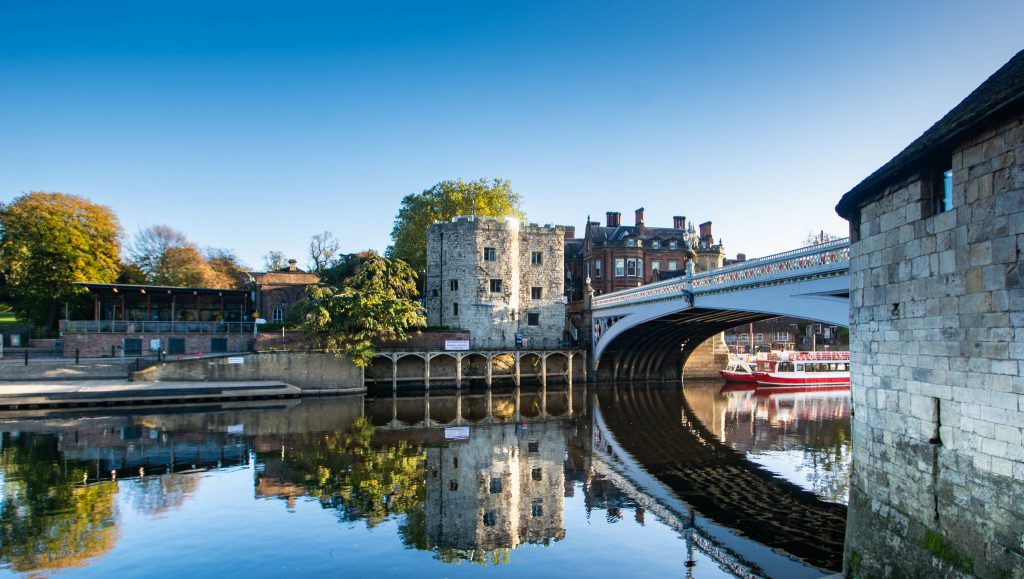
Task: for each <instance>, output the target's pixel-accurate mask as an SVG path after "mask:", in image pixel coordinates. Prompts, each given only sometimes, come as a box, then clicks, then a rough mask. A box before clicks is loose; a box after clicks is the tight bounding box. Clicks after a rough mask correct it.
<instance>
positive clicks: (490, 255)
mask: <svg viewBox="0 0 1024 579" xmlns="http://www.w3.org/2000/svg"><path fill="white" fill-rule="evenodd" d="M497 259H498V251H497V250H496V249H494V248H493V247H485V248H484V261H497Z"/></svg>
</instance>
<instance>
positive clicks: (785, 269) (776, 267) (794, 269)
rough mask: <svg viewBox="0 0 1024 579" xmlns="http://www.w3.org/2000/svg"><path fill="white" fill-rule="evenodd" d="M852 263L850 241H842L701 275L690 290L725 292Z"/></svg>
mask: <svg viewBox="0 0 1024 579" xmlns="http://www.w3.org/2000/svg"><path fill="white" fill-rule="evenodd" d="M849 262H850V240H849V238H843V239H837V240H835V241H828V242H825V243H819V244H817V245H809V246H807V247H802V248H800V249H793V250H790V251H785V252H782V253H776V254H774V255H768V256H765V257H758V258H755V259H751V260H747V261H744V262H742V263H737V264H733V265H730V266H726V267H722V268H718V269H713V270H711V271H706V272H702V273H699V274H696V275H694V276H693V277H692V278H690V287H692V288H693V290H694V291H698V290H710V289H720V288H721V289H725V288H728V287H731V286H735V285H746V284H747V283H749V282H750V281H755V280H756V281H758V282H763V281H770V280H772V279H783V278H790V277H795V276H797V275H799V274H801V273H812V272H817V271H827V270H830V269H843V268H846V267H848V266H849V265H848V264H849Z"/></svg>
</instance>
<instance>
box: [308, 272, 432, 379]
mask: <svg viewBox="0 0 1024 579" xmlns="http://www.w3.org/2000/svg"><path fill="white" fill-rule="evenodd" d="M417 296H418V294H417V291H416V273H415V272H414V271H412V269H411V268H410V267H409V266H408V265H407V264H406V263H405V262H403V261H401V260H391V259H387V258H384V257H381V256H379V255H377V254H376V253H373V252H367V255H366V258H365V260H364V261H363V263H362V264H361V265H360V266H359V268H358V271H357V272H356V273H355V275H353V276H352V277H350V278H348V279H347V280H346V281H345V282H344V283H343V284H342V285H341V287H340V288H336V287H334V286H330V285H326V284H322V283H321V284H317V285H314V286H311V287H310V288H309V289H308V290H307V291H306V297H304V298H303V299H302V300H300V301H299V302H298V303H297V304H296V305H295V309H296V317H297V319H298V321H299V326H300V328H301V329H302V330H303V331H305V332H306V333H308V334H314V335H318V336H322V337H323V338H324V349H325V350H327V351H328V352H334V353H336V354H340V353H343V354H347V355H348V357H349V358H350V359H351V360H352V362H353V363H354V364H356V365H357V366H360V367H365V366H367V365H369V363H370V360H372V359H373V355H374V353H375V351H376V350H375V345H376V344H377V343H380V342H388V341H402V340H406V339H408V337H409V333H410V332H412V331H414V330H415V329H416V328H419V327H422V326H424V325H425V321H424V319H423V316H422V315H421V313H422V311H423V308H422V307H421V306H420V304H419V302H418V301H417V300H416V298H417Z"/></svg>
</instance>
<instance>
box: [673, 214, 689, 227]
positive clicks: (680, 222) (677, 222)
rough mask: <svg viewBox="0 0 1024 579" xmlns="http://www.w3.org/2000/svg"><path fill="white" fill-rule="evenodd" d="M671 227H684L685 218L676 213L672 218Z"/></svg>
mask: <svg viewBox="0 0 1024 579" xmlns="http://www.w3.org/2000/svg"><path fill="white" fill-rule="evenodd" d="M672 228H673V229H686V218H685V217H683V216H681V215H676V216H675V217H673V218H672Z"/></svg>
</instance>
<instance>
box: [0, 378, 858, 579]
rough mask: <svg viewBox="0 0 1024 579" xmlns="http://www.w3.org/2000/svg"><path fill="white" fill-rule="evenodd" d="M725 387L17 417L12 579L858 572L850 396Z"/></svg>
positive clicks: (7, 531)
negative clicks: (22, 577) (852, 568)
mask: <svg viewBox="0 0 1024 579" xmlns="http://www.w3.org/2000/svg"><path fill="white" fill-rule="evenodd" d="M723 386H724V385H723V383H722V382H721V381H690V382H687V383H686V385H685V388H680V386H679V385H664V384H633V385H598V386H594V385H589V386H588V385H577V386H575V387H574V388H572V389H571V390H567V389H566V388H565V387H548V388H547V389H546V390H541V389H539V388H538V389H526V388H524V389H522V390H518V391H517V390H502V389H494V390H492V391H489V392H488V391H484V390H480V391H477V390H473V391H466V392H463V393H455V392H444V393H432V394H431V395H429V396H423V395H416V396H390V395H386V396H381V397H375V396H350V397H344V398H310V399H301V400H278V401H267V402H244V403H222V404H217V405H211V406H207V407H195V406H181V407H163V408H153V409H140V408H118V409H106V410H96V411H92V412H81V413H73V412H68V411H60V412H43V411H27V412H22V413H11V412H8V413H4V414H2V415H0V445H2V446H0V501H2V502H0V574H31V575H33V576H48V575H53V574H58V573H59V574H61V575H71V576H101V575H102V576H116V577H128V576H182V575H191V576H199V577H207V576H216V577H271V576H273V577H280V576H299V575H302V576H316V577H341V576H351V575H353V574H360V575H369V576H413V575H416V576H426V577H456V576H481V575H487V576H494V577H498V576H506V575H510V574H512V573H515V574H516V575H517V576H531V577H556V576H558V577H564V576H582V575H586V576H597V577H623V576H629V577H636V576H652V577H653V576H659V577H660V576H693V577H732V576H777V577H800V576H806V577H817V576H822V575H824V574H828V573H831V572H834V571H837V570H838V566H839V565H840V563H841V555H842V528H843V523H844V521H845V500H846V493H847V486H848V481H849V459H850V447H849V429H850V420H849V407H850V405H849V394H848V392H845V393H844V392H838V393H829V394H824V393H817V394H816V393H805V394H803V395H786V396H770V395H765V394H764V393H759V392H755V391H752V390H742V389H735V387H725V388H723ZM837 541H838V542H837Z"/></svg>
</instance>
